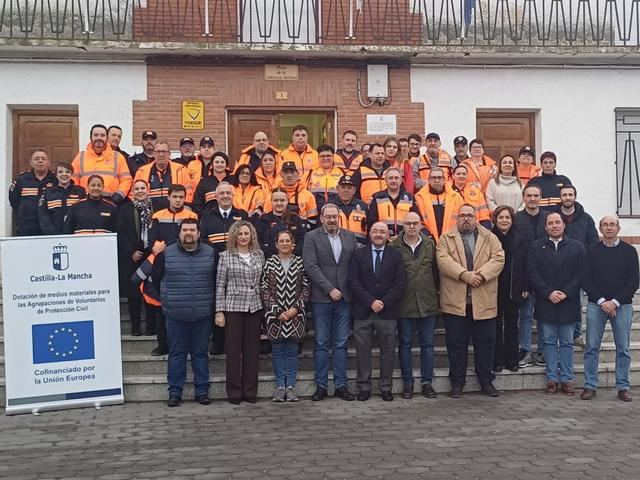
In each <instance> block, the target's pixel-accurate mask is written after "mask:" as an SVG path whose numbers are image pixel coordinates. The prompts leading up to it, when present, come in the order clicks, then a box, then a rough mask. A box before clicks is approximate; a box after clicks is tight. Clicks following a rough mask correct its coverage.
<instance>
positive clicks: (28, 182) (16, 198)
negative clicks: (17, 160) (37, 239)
mask: <svg viewBox="0 0 640 480" xmlns="http://www.w3.org/2000/svg"><path fill="white" fill-rule="evenodd" d="M56 183H57V180H56V176H55V175H54V173H53V172H48V173H47V175H46V176H45V177H44V178H43V179H42V180H38V178H37V177H36V175H35V173H34V172H33V170H27V171H25V172H22V173H21V174H19V175H18V176H17V177H16V178H15V180H14V181H13V183H12V184H11V187H10V188H9V203H10V204H11V207H12V208H13V209H14V210H16V214H17V215H16V230H17V232H16V233H17V234H18V236H26V235H40V233H41V232H40V222H39V220H38V202H39V201H40V197H41V196H42V194H43V192H44V191H45V189H47V188H49V187H51V186H53V185H55V184H56Z"/></svg>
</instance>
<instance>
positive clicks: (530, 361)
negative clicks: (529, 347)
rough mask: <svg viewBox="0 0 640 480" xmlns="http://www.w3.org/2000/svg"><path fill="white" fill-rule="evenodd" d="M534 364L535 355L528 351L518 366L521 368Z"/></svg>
mask: <svg viewBox="0 0 640 480" xmlns="http://www.w3.org/2000/svg"><path fill="white" fill-rule="evenodd" d="M531 365H533V357H532V356H531V352H526V353H525V354H524V357H522V360H520V361H519V362H518V366H519V367H520V368H527V367H530V366H531Z"/></svg>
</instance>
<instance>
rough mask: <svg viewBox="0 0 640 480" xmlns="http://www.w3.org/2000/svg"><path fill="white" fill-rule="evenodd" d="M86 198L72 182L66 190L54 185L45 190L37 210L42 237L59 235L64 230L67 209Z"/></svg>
mask: <svg viewBox="0 0 640 480" xmlns="http://www.w3.org/2000/svg"><path fill="white" fill-rule="evenodd" d="M86 197H87V192H86V190H85V189H84V188H82V187H81V186H80V185H75V184H74V183H73V180H71V183H70V184H69V186H68V187H67V188H63V187H61V186H59V185H54V186H52V187H49V188H47V189H46V190H45V191H44V193H43V194H42V197H40V203H39V208H38V220H39V221H40V230H41V231H42V234H43V235H61V234H62V232H63V230H64V218H65V217H66V216H67V213H68V212H69V209H70V208H71V207H72V206H74V205H75V204H76V203H78V202H79V201H80V200H82V199H84V198H86Z"/></svg>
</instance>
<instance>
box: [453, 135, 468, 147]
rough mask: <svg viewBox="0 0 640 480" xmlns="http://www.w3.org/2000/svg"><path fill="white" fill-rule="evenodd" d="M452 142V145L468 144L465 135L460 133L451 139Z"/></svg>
mask: <svg viewBox="0 0 640 480" xmlns="http://www.w3.org/2000/svg"><path fill="white" fill-rule="evenodd" d="M453 144H454V145H468V144H469V140H467V137H463V136H462V135H460V136H459V137H456V138H454V139H453Z"/></svg>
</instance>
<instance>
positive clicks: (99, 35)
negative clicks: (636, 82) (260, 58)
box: [0, 0, 640, 48]
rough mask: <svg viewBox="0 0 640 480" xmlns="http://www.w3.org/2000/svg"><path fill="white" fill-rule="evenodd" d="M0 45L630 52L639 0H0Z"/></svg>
mask: <svg viewBox="0 0 640 480" xmlns="http://www.w3.org/2000/svg"><path fill="white" fill-rule="evenodd" d="M0 7H1V8H0V39H16V40H21V39H26V40H82V41H88V42H92V41H96V42H100V41H122V42H205V43H242V44H258V43H263V44H287V45H289V44H300V45H378V46H380V45H391V46H399V45H402V46H409V47H427V46H434V47H436V46H444V47H447V46H449V47H452V46H463V47H464V46H480V47H484V46H486V47H524V48H528V47H548V48H551V47H556V48H563V47H625V46H626V47H638V46H640V0H476V1H473V0H437V1H436V0H0Z"/></svg>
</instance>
